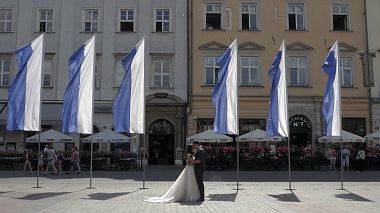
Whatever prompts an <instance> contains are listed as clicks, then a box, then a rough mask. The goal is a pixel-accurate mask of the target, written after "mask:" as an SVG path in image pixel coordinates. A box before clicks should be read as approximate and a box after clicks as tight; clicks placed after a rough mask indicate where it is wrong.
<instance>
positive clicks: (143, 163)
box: [142, 134, 146, 189]
mask: <svg viewBox="0 0 380 213" xmlns="http://www.w3.org/2000/svg"><path fill="white" fill-rule="evenodd" d="M142 136H143V145H144V146H143V147H144V153H143V162H142V165H143V187H142V188H143V189H146V188H145V154H146V153H145V152H146V147H145V135H144V134H142Z"/></svg>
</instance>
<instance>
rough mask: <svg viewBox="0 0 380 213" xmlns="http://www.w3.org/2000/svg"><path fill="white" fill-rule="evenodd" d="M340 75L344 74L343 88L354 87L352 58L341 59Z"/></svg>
mask: <svg viewBox="0 0 380 213" xmlns="http://www.w3.org/2000/svg"><path fill="white" fill-rule="evenodd" d="M340 70H341V71H340V73H342V87H352V86H353V82H352V61H351V58H343V57H341V58H340Z"/></svg>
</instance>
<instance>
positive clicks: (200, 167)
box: [194, 147, 206, 200]
mask: <svg viewBox="0 0 380 213" xmlns="http://www.w3.org/2000/svg"><path fill="white" fill-rule="evenodd" d="M195 160H200V161H201V162H200V163H196V164H194V171H195V178H196V179H197V183H198V188H199V193H200V195H201V197H200V199H203V200H204V198H205V186H204V184H203V171H204V170H205V168H206V161H205V150H204V149H203V148H202V147H199V148H198V150H197V152H196V153H195Z"/></svg>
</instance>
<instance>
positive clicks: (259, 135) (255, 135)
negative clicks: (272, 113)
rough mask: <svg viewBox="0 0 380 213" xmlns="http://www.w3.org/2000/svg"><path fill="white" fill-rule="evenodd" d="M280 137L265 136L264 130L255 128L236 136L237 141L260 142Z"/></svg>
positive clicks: (279, 139)
mask: <svg viewBox="0 0 380 213" xmlns="http://www.w3.org/2000/svg"><path fill="white" fill-rule="evenodd" d="M281 140H282V137H270V138H268V137H266V133H265V131H264V130H261V129H255V130H253V131H250V132H248V133H246V134H244V135H241V136H239V137H237V141H238V142H249V141H252V142H260V141H281Z"/></svg>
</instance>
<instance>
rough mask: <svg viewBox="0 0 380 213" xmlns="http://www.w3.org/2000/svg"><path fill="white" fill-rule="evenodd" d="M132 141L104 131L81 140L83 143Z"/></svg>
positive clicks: (112, 132) (120, 135) (109, 131)
mask: <svg viewBox="0 0 380 213" xmlns="http://www.w3.org/2000/svg"><path fill="white" fill-rule="evenodd" d="M131 140H132V139H131V138H130V137H127V136H125V135H122V134H119V133H117V132H114V131H112V130H109V129H106V130H104V131H101V132H98V133H96V134H93V135H91V136H88V137H87V138H84V139H83V143H90V142H91V141H92V142H93V143H127V142H130V141H131Z"/></svg>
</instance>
